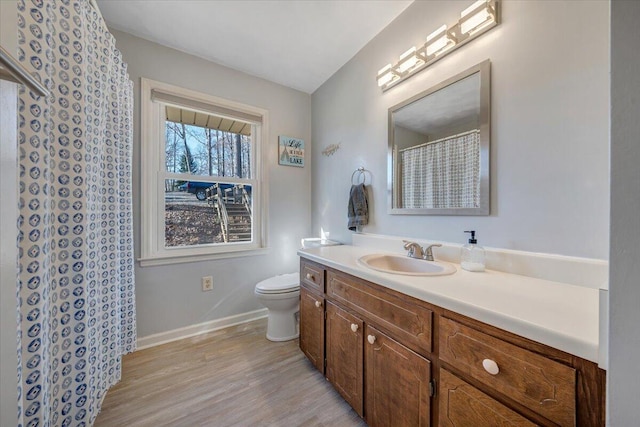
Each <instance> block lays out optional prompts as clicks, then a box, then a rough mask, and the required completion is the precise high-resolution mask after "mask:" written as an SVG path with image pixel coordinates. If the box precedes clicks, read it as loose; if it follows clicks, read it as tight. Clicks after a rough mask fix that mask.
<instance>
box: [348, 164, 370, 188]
mask: <svg viewBox="0 0 640 427" xmlns="http://www.w3.org/2000/svg"><path fill="white" fill-rule="evenodd" d="M366 172H367V170H366V169H365V168H364V167H362V166H360V167H359V168H358V169H356V170H354V171H353V173H352V174H351V185H358V184H365V183H366V182H367V175H366ZM356 174H358V175H357V176H356ZM354 178H356V182H353V179H354ZM360 179H362V181H360Z"/></svg>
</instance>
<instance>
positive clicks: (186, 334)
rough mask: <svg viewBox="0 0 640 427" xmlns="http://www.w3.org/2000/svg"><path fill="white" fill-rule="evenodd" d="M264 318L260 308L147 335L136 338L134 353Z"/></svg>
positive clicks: (263, 309) (262, 310)
mask: <svg viewBox="0 0 640 427" xmlns="http://www.w3.org/2000/svg"><path fill="white" fill-rule="evenodd" d="M265 317H267V309H266V308H261V309H259V310H254V311H249V312H247V313H241V314H235V315H233V316H229V317H223V318H222V319H215V320H210V321H208V322H203V323H198V324H195V325H190V326H185V327H184V328H178V329H173V330H170V331H166V332H160V333H157V334H153V335H148V336H146V337H141V338H138V342H137V344H138V345H137V349H136V351H138V350H144V349H145V348H149V347H155V346H157V345H161V344H166V343H169V342H172V341H177V340H181V339H184V338H190V337H194V336H196V335H200V334H206V333H207V332H213V331H217V330H219V329H224V328H228V327H229V326H235V325H239V324H241V323H247V322H251V321H253V320H258V319H263V318H265Z"/></svg>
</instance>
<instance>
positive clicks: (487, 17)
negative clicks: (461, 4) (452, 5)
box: [458, 0, 496, 35]
mask: <svg viewBox="0 0 640 427" xmlns="http://www.w3.org/2000/svg"><path fill="white" fill-rule="evenodd" d="M458 22H459V23H460V32H461V33H462V34H467V33H469V35H471V34H474V33H477V32H478V31H480V30H482V29H483V28H484V27H486V26H489V25H491V24H492V23H493V22H496V14H495V10H494V8H493V7H491V6H490V5H489V2H487V1H486V0H478V1H477V2H475V3H473V4H472V5H471V6H469V7H468V8H466V9H465V10H463V11H462V12H461V13H460V21H458Z"/></svg>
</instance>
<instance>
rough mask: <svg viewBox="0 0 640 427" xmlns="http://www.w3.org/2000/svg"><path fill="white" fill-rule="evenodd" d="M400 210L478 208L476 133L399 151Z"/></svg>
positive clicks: (477, 150) (478, 159)
mask: <svg viewBox="0 0 640 427" xmlns="http://www.w3.org/2000/svg"><path fill="white" fill-rule="evenodd" d="M400 161H401V163H402V165H401V168H400V169H401V173H402V207H403V208H443V209H446V208H477V207H478V206H480V131H479V130H474V131H470V132H466V133H464V134H461V135H455V136H451V137H447V138H443V139H441V140H438V141H434V142H431V143H427V144H423V145H419V146H417V147H414V148H408V149H405V150H402V151H401V153H400Z"/></svg>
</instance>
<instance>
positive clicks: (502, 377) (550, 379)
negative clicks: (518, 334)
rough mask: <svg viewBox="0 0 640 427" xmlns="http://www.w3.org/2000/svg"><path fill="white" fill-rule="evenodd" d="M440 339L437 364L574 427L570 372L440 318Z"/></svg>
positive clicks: (573, 381)
mask: <svg viewBox="0 0 640 427" xmlns="http://www.w3.org/2000/svg"><path fill="white" fill-rule="evenodd" d="M439 337H440V339H439V344H440V359H441V360H442V361H444V362H446V363H448V364H450V365H451V366H452V367H454V368H456V369H458V370H460V371H462V372H464V373H465V374H467V375H469V376H471V377H473V378H475V379H476V380H478V381H480V382H482V383H484V384H486V385H488V386H490V387H491V388H493V389H494V390H496V391H498V392H500V393H502V394H503V395H505V396H508V397H509V398H511V399H513V400H514V401H516V402H518V403H520V404H522V405H523V406H525V407H527V408H529V409H531V410H533V411H535V412H537V413H538V414H540V415H542V416H543V417H545V418H547V419H549V420H551V421H553V422H554V423H557V424H559V425H562V426H573V425H575V424H576V394H575V393H576V372H575V370H574V369H573V368H571V367H569V366H565V365H563V364H560V363H558V362H555V361H553V360H550V359H547V358H546V357H544V356H541V355H539V354H536V353H533V352H531V351H528V350H525V349H523V348H521V347H518V346H516V345H513V344H510V343H508V342H505V341H503V340H501V339H498V338H496V337H493V336H490V335H488V334H485V333H483V332H480V331H478V330H476V329H473V328H470V327H468V326H465V325H462V324H461V323H458V322H456V321H454V320H451V319H448V318H445V317H441V318H440V330H439ZM494 363H495V365H494ZM483 365H486V367H485V366H483ZM492 365H494V366H492ZM489 371H493V372H494V373H493V374H491V373H489ZM496 371H497V372H496Z"/></svg>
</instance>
